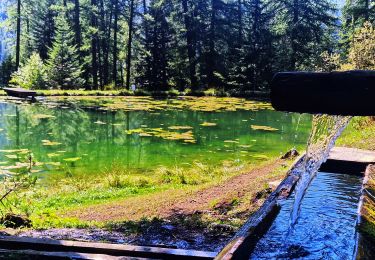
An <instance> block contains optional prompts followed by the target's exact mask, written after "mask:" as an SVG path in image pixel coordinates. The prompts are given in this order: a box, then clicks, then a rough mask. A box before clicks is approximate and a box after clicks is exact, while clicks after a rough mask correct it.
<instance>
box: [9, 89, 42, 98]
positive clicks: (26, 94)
mask: <svg viewBox="0 0 375 260" xmlns="http://www.w3.org/2000/svg"><path fill="white" fill-rule="evenodd" d="M3 90H4V91H5V92H6V93H7V95H8V96H11V97H18V98H31V100H32V101H35V96H36V91H33V90H29V89H23V88H3Z"/></svg>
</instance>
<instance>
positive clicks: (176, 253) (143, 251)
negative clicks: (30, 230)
mask: <svg viewBox="0 0 375 260" xmlns="http://www.w3.org/2000/svg"><path fill="white" fill-rule="evenodd" d="M0 248H1V249H3V250H17V251H18V250H24V251H25V250H26V251H25V252H27V251H28V250H33V251H37V252H40V253H41V254H46V255H47V254H48V252H55V253H56V252H67V253H68V252H69V254H81V255H84V254H98V255H105V256H108V258H101V259H114V258H113V257H136V258H150V259H207V260H208V259H214V257H215V256H216V255H217V253H216V252H207V251H196V250H184V249H170V248H160V247H147V246H132V245H120V244H109V243H92V242H79V241H66V240H53V239H39V238H29V237H16V236H5V237H0ZM56 256H58V255H56ZM111 257H112V258H111ZM85 259H90V258H85ZM121 259H122V258H121Z"/></svg>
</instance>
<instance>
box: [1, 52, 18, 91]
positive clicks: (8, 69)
mask: <svg viewBox="0 0 375 260" xmlns="http://www.w3.org/2000/svg"><path fill="white" fill-rule="evenodd" d="M14 70H15V64H14V62H13V60H12V57H11V56H8V57H7V58H6V59H5V60H4V61H3V62H2V63H1V64H0V86H5V85H6V84H8V82H9V80H10V79H11V75H12V73H13V71H14Z"/></svg>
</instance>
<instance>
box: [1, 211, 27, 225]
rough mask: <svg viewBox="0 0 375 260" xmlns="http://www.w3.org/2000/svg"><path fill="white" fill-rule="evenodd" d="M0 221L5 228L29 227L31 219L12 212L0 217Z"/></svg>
mask: <svg viewBox="0 0 375 260" xmlns="http://www.w3.org/2000/svg"><path fill="white" fill-rule="evenodd" d="M0 223H1V224H3V225H4V226H5V227H7V228H21V227H31V220H30V219H28V218H27V217H25V216H21V215H16V214H12V213H8V214H6V215H5V216H4V217H2V218H1V219H0Z"/></svg>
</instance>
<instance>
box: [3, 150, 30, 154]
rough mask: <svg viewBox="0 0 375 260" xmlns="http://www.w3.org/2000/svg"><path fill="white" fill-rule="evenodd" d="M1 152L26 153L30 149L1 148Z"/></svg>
mask: <svg viewBox="0 0 375 260" xmlns="http://www.w3.org/2000/svg"><path fill="white" fill-rule="evenodd" d="M0 152H1V153H21V154H25V153H28V152H29V149H14V150H11V149H10V150H0Z"/></svg>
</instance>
